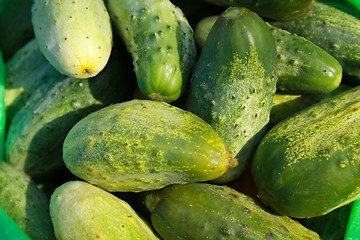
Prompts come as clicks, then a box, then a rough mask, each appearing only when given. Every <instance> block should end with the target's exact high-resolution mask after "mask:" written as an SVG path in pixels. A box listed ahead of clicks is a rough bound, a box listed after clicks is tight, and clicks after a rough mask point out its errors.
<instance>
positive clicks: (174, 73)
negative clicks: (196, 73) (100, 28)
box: [107, 0, 197, 102]
mask: <svg viewBox="0 0 360 240" xmlns="http://www.w3.org/2000/svg"><path fill="white" fill-rule="evenodd" d="M107 7H108V10H109V13H110V16H111V19H112V21H113V23H114V27H115V28H116V29H117V32H118V33H119V34H120V36H121V38H122V40H123V42H124V43H125V44H126V46H127V49H128V51H129V52H130V53H131V55H132V58H133V65H134V71H135V73H136V77H137V82H138V85H139V89H140V91H141V92H142V93H143V94H144V95H145V96H146V97H148V98H149V99H152V100H158V101H165V102H172V101H175V100H176V99H178V98H179V97H180V96H181V95H182V94H183V93H184V91H185V90H186V87H187V82H188V79H189V77H190V74H191V71H192V68H193V65H194V63H195V60H196V57H197V52H196V48H195V41H194V36H193V30H192V28H191V26H190V25H189V23H188V21H187V19H186V18H185V17H184V15H183V13H182V11H181V10H180V9H179V8H178V7H176V6H175V5H173V4H172V3H171V2H170V1H168V0H136V1H134V0H126V1H120V0H109V1H108V3H107Z"/></svg>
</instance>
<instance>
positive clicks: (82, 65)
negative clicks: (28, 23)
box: [32, 0, 112, 78]
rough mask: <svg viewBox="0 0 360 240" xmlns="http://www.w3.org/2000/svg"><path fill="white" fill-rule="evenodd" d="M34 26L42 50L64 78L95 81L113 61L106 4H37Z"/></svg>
mask: <svg viewBox="0 0 360 240" xmlns="http://www.w3.org/2000/svg"><path fill="white" fill-rule="evenodd" d="M32 24H33V28H34V33H35V38H36V40H37V42H38V44H39V47H40V50H41V51H42V53H43V54H44V55H45V57H46V58H47V59H48V61H49V62H50V63H51V64H52V65H53V66H54V67H55V68H56V69H57V70H58V71H59V72H61V73H62V74H64V75H67V76H69V77H75V78H89V77H94V76H96V75H97V74H98V73H99V72H100V71H101V70H102V69H103V68H104V67H105V65H106V63H107V62H108V60H109V57H110V53H111V50H112V29H111V24H110V17H109V14H108V12H107V9H106V7H105V4H104V1H103V0H87V1H85V0H78V1H73V0H63V1H49V0H35V1H34V4H33V7H32Z"/></svg>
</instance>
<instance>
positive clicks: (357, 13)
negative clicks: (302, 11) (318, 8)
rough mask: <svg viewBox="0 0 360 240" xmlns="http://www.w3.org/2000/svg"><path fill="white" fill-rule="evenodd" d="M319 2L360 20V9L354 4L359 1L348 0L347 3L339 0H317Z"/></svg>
mask: <svg viewBox="0 0 360 240" xmlns="http://www.w3.org/2000/svg"><path fill="white" fill-rule="evenodd" d="M317 1H318V2H321V3H324V4H326V5H329V6H332V7H334V8H337V9H339V10H341V11H343V12H346V13H347V14H350V15H352V16H354V17H356V18H358V19H360V9H359V8H356V7H355V6H356V5H354V4H353V3H352V2H355V3H356V1H357V0H347V1H338V0H317Z"/></svg>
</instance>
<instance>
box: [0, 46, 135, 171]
mask: <svg viewBox="0 0 360 240" xmlns="http://www.w3.org/2000/svg"><path fill="white" fill-rule="evenodd" d="M115 53H116V52H113V54H114V55H112V57H111V59H110V60H109V62H108V64H107V66H106V67H105V68H104V70H103V71H102V72H101V73H100V74H98V75H97V76H96V77H94V78H87V79H80V78H70V77H64V79H62V80H61V81H57V82H56V83H53V85H50V86H49V84H47V83H45V84H42V85H40V86H39V87H38V88H37V89H36V91H34V93H33V94H32V95H31V97H30V98H29V99H28V100H27V101H26V104H25V105H24V106H23V107H22V108H21V109H20V110H19V111H18V112H17V113H16V114H15V116H14V118H13V119H12V121H11V122H10V125H9V130H8V134H7V138H6V142H5V151H6V158H7V160H8V161H9V162H10V163H11V164H13V165H14V166H16V168H18V169H21V170H23V171H25V172H27V173H28V174H29V175H31V176H33V177H35V176H37V177H40V176H41V177H43V176H52V175H53V174H54V173H60V170H61V169H66V168H65V165H64V163H63V160H62V144H63V141H64V139H65V136H66V134H67V132H68V131H69V130H70V129H71V128H72V126H73V125H74V124H75V123H77V122H78V121H79V120H80V119H82V118H83V117H85V116H86V115H87V114H89V113H91V112H93V111H96V110H99V109H100V108H102V107H104V106H107V105H110V104H113V103H118V102H121V101H124V100H128V99H130V97H131V93H132V91H133V87H134V86H133V85H135V84H136V82H132V81H129V80H133V79H131V78H129V71H128V69H126V68H124V67H126V66H127V65H124V63H123V60H122V57H120V56H118V55H116V54H115Z"/></svg>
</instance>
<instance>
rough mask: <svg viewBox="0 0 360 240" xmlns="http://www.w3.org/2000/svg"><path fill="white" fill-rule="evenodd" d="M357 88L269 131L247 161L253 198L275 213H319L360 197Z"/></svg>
mask: <svg viewBox="0 0 360 240" xmlns="http://www.w3.org/2000/svg"><path fill="white" fill-rule="evenodd" d="M359 103H360V88H359V87H356V88H352V89H350V90H348V91H345V92H343V93H340V94H339V95H336V96H334V97H332V98H328V99H325V100H323V101H321V102H319V103H316V104H314V105H312V106H310V107H308V108H306V109H304V110H303V111H300V112H298V113H296V114H295V115H293V116H291V117H289V118H287V119H286V120H284V121H282V122H280V123H279V124H277V125H276V126H275V127H274V128H272V129H271V130H270V131H269V132H268V133H267V134H266V135H265V137H264V138H263V139H262V141H261V143H260V144H259V147H258V149H257V151H256V152H255V155H254V158H253V161H252V175H253V177H254V181H255V184H256V186H257V188H258V192H259V196H260V197H261V198H262V199H263V200H264V201H265V202H267V203H268V204H269V206H270V207H271V208H272V209H274V210H275V211H276V212H278V213H279V214H284V215H287V216H290V217H298V218H306V217H316V216H321V215H325V214H327V213H329V212H331V211H332V210H334V209H337V208H339V207H341V206H343V205H346V204H348V203H350V202H352V201H354V200H355V199H358V198H359V197H360V191H359V187H358V185H359V184H360V180H359V178H358V176H359V167H358V166H359V158H360V155H359V146H360V136H359V133H358V129H359V127H360V126H359V124H360V111H359V109H360V106H359Z"/></svg>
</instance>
